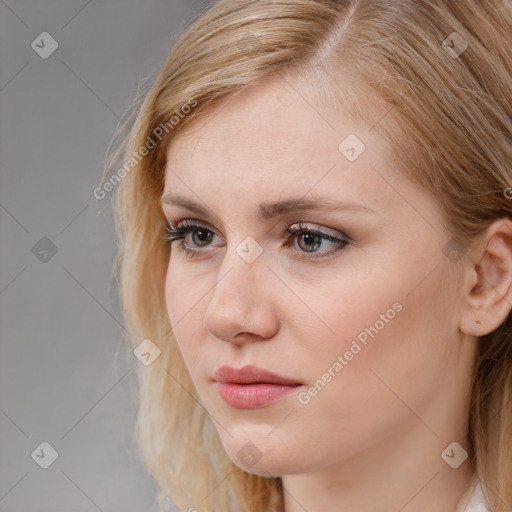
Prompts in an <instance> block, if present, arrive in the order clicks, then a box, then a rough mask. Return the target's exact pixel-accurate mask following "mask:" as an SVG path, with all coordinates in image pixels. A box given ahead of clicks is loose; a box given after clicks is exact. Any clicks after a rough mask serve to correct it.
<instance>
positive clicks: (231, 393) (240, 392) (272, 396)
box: [216, 382, 300, 409]
mask: <svg viewBox="0 0 512 512" xmlns="http://www.w3.org/2000/svg"><path fill="white" fill-rule="evenodd" d="M216 384H217V390H218V392H219V394H220V396H221V397H222V398H223V400H224V401H225V402H226V403H227V404H229V405H230V406H231V407H234V408H235V409H258V408H259V407H265V406H266V405H268V404H270V403H272V402H275V401H276V400H279V399H281V398H284V397H285V396H286V395H288V394H290V393H292V392H293V391H295V390H296V389H297V388H298V387H300V384H298V385H294V386H284V385H282V384H270V383H260V384H235V383H233V382H216Z"/></svg>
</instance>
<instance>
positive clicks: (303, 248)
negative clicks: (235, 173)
mask: <svg viewBox="0 0 512 512" xmlns="http://www.w3.org/2000/svg"><path fill="white" fill-rule="evenodd" d="M166 233H167V234H166V235H164V237H163V238H164V240H165V241H166V242H167V243H168V244H169V245H170V244H172V243H173V242H175V241H178V240H180V241H181V242H180V243H179V244H178V248H179V250H180V251H182V252H183V253H184V254H185V256H186V257H187V258H193V257H196V256H200V255H201V253H203V254H204V253H205V252H206V251H205V250H204V248H205V247H207V246H208V245H209V244H210V242H211V240H212V238H213V237H214V236H216V235H215V233H214V232H213V231H212V230H211V229H208V228H206V227H205V226H203V225H201V224H197V223H195V222H192V221H190V220H184V221H181V222H179V223H178V225H177V226H176V227H173V226H166ZM189 234H190V235H191V239H192V243H193V246H190V245H189V244H187V243H185V241H184V240H185V238H186V237H187V236H188V235H189ZM283 238H284V239H285V240H287V243H286V244H285V245H286V246H287V247H288V246H290V245H292V244H293V240H294V239H297V245H298V247H299V249H296V248H293V250H294V251H295V252H296V253H297V256H298V257H299V258H304V259H309V260H313V259H318V258H329V257H332V256H335V255H336V254H337V253H338V252H339V251H340V250H342V249H343V248H344V247H345V246H346V245H348V244H349V243H350V241H349V240H350V239H349V237H347V236H346V235H343V236H342V237H339V238H338V237H336V236H334V235H331V234H329V233H326V232H324V231H322V230H319V229H312V228H309V227H307V226H306V225H305V224H302V223H298V224H296V225H291V226H288V228H287V229H286V231H285V233H284V234H283ZM301 242H302V243H301ZM325 242H331V243H332V244H334V245H335V248H334V249H333V250H329V251H321V252H318V251H317V249H318V248H319V247H321V246H322V244H324V243H325ZM308 254H309V255H311V256H309V255H308Z"/></svg>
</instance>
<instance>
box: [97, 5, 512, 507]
mask: <svg viewBox="0 0 512 512" xmlns="http://www.w3.org/2000/svg"><path fill="white" fill-rule="evenodd" d="M511 11H512V9H511V2H510V1H509V0H502V1H492V2H491V1H490V0H481V1H477V0H472V1H470V2H468V1H466V0H453V1H447V0H434V1H417V0H414V1H413V0H372V1H369V0H360V1H349V0H346V1H343V0H316V1H313V0H295V1H294V2H287V1H284V0H265V1H261V2H255V1H253V0H221V1H220V2H218V3H216V4H215V5H213V6H212V7H211V8H209V9H208V10H205V11H204V12H203V13H201V14H200V15H199V16H198V17H197V18H196V19H195V20H193V22H191V23H190V25H189V26H188V27H187V29H186V31H185V32H184V33H183V34H182V35H181V37H180V39H179V40H178V41H177V43H176V44H175V46H174V48H173V50H172V52H171V54H170V56H169V58H168V60H167V61H166V62H165V64H164V65H163V67H162V69H161V70H160V73H159V75H158V77H157V78H156V80H155V81H154V83H153V85H152V87H151V90H150V91H149V92H148V93H147V95H146V96H145V98H144V102H143V103H142V105H141V106H140V108H138V109H136V111H135V112H134V114H133V115H132V118H131V120H130V122H131V124H130V126H131V132H130V136H129V137H125V136H124V135H123V134H120V136H119V137H117V139H116V141H115V144H118V148H117V151H115V152H114V153H113V154H112V155H110V157H109V161H108V163H107V170H106V171H107V172H106V173H105V176H104V180H106V179H107V177H108V176H109V174H112V173H113V174H112V176H111V177H110V178H108V181H106V182H104V184H103V185H102V189H101V190H102V191H105V190H106V189H105V185H108V186H109V188H110V189H113V188H115V203H114V206H115V210H114V213H115V220H116V227H117V230H118V233H119V240H120V247H119V253H118V259H117V261H116V263H117V264H116V269H120V270H121V272H120V291H121V299H122V303H123V308H124V313H125V316H126V321H127V326H128V328H129V330H130V333H131V336H130V338H129V340H128V341H129V343H130V346H131V347H132V349H134V351H135V354H136V355H137V356H138V357H139V359H140V360H141V361H142V362H143V364H140V365H139V367H138V372H139V379H140V385H141V398H140V409H139V421H138V425H137V431H136V433H137V439H138V442H139V446H140V449H141V456H142V459H143V461H144V463H145V464H146V465H147V468H148V469H149V470H150V471H151V472H152V474H153V475H154V477H155V479H156V481H157V483H158V485H159V486H160V488H161V494H160V504H161V506H162V509H163V504H164V498H165V497H166V496H169V497H170V498H171V500H172V501H173V502H174V503H175V504H176V506H178V507H179V508H180V509H181V510H189V511H193V510H208V511H217V512H220V511H227V510H229V511H251V512H254V511H269V510H272V511H286V512H296V511H299V510H301V511H302V510H307V511H308V512H320V511H322V512H323V511H326V510H372V511H373V510H379V511H381V512H382V511H388V510H389V511H391V510H393V511H395V510H402V511H408V510H410V511H413V510H414V511H416V512H426V511H433V510H435V511H447V512H448V511H450V512H453V511H457V512H462V511H467V512H469V511H473V512H475V511H482V512H483V511H490V510H493V511H498V512H506V511H508V510H510V509H511V508H512V334H511V332H510V328H511V324H512V315H511V309H512V272H511V269H512V202H511V197H512V193H511V192H512V189H511V188H510V187H511V183H512V171H511V166H510V162H511V158H512V149H511V148H512V89H511V83H512V42H511V40H510V34H511V33H512V12H511ZM121 164H122V166H121ZM116 168H117V169H118V170H117V171H115V169H116ZM97 197H99V196H97ZM141 340H144V341H143V342H142V343H141ZM137 364H138V363H137Z"/></svg>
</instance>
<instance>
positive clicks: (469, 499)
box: [456, 478, 490, 512]
mask: <svg viewBox="0 0 512 512" xmlns="http://www.w3.org/2000/svg"><path fill="white" fill-rule="evenodd" d="M456 512H490V511H489V508H488V507H487V504H486V503H485V499H484V495H483V492H482V486H481V485H480V481H479V480H478V479H477V478H475V481H474V483H473V486H472V488H471V491H469V492H468V493H467V494H466V495H464V496H463V497H462V499H461V501H460V503H459V506H458V508H457V511H456Z"/></svg>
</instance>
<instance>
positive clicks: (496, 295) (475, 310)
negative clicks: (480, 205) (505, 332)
mask: <svg viewBox="0 0 512 512" xmlns="http://www.w3.org/2000/svg"><path fill="white" fill-rule="evenodd" d="M466 261H467V263H466V264H467V265H468V267H467V272H468V279H469V284H468V289H467V295H466V296H465V298H464V308H463V313H462V316H461V319H460V325H459V328H460V330H461V331H462V332H464V333H466V334H469V335H471V336H476V337H478V336H483V335H485V334H488V333H490V332H492V331H494V330H495V329H497V328H498V327H499V326H500V325H501V324H502V323H503V322H504V321H505V320H506V318H507V316H508V315H509V313H510V311H511V310H512V221H511V220H510V219H508V218H504V219H500V220H497V221H495V222H493V223H492V224H491V225H490V226H489V227H488V228H487V234H486V235H485V236H484V237H483V238H482V239H481V241H480V242H479V243H478V245H477V246H476V247H474V249H473V250H472V252H471V255H470V256H469V257H468V258H467V260H466ZM465 272H466V270H465Z"/></svg>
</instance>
